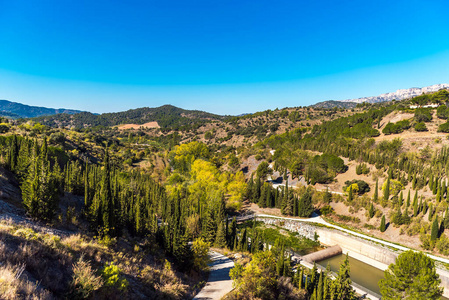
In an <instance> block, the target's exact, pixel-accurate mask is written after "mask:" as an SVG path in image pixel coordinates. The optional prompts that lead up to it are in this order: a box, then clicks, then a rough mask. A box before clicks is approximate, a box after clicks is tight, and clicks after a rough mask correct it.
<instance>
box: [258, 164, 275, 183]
mask: <svg viewBox="0 0 449 300" xmlns="http://www.w3.org/2000/svg"><path fill="white" fill-rule="evenodd" d="M256 174H257V177H259V178H263V179H265V178H266V177H267V175H269V174H273V170H272V169H271V168H270V166H269V164H268V162H266V161H263V162H261V163H260V164H259V166H258V167H257V170H256Z"/></svg>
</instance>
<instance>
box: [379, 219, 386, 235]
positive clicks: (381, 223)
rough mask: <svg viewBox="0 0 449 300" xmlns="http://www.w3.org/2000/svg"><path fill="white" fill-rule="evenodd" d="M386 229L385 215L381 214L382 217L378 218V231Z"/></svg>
mask: <svg viewBox="0 0 449 300" xmlns="http://www.w3.org/2000/svg"><path fill="white" fill-rule="evenodd" d="M386 229H387V228H386V224H385V215H383V216H382V219H381V220H380V232H385V230H386Z"/></svg>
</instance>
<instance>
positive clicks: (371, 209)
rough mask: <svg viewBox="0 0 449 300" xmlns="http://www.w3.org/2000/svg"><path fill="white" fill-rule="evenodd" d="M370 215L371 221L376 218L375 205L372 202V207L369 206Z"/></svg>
mask: <svg viewBox="0 0 449 300" xmlns="http://www.w3.org/2000/svg"><path fill="white" fill-rule="evenodd" d="M368 215H369V218H370V219H371V218H372V217H374V205H373V203H372V202H371V205H370V206H369V211H368Z"/></svg>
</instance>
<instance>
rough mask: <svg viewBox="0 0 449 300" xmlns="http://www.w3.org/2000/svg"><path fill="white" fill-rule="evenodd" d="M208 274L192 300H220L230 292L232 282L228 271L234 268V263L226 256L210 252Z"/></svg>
mask: <svg viewBox="0 0 449 300" xmlns="http://www.w3.org/2000/svg"><path fill="white" fill-rule="evenodd" d="M209 256H210V258H211V261H212V262H211V264H210V265H209V266H210V274H209V279H208V280H207V283H206V285H205V286H204V288H203V289H202V290H201V291H200V292H199V293H198V295H196V296H195V298H193V299H194V300H206V299H207V300H220V299H221V298H222V297H223V296H224V295H226V294H227V293H229V292H230V291H232V280H231V278H230V277H229V271H230V270H231V269H232V268H233V267H234V262H233V261H232V260H230V259H229V258H227V257H226V256H224V255H222V254H220V253H218V252H215V251H211V252H210V253H209Z"/></svg>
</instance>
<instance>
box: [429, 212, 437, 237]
mask: <svg viewBox="0 0 449 300" xmlns="http://www.w3.org/2000/svg"><path fill="white" fill-rule="evenodd" d="M438 231H439V226H438V216H437V217H436V218H435V219H434V220H433V223H432V231H431V232H430V240H431V241H436V240H437V239H438V233H439V232H438Z"/></svg>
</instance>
